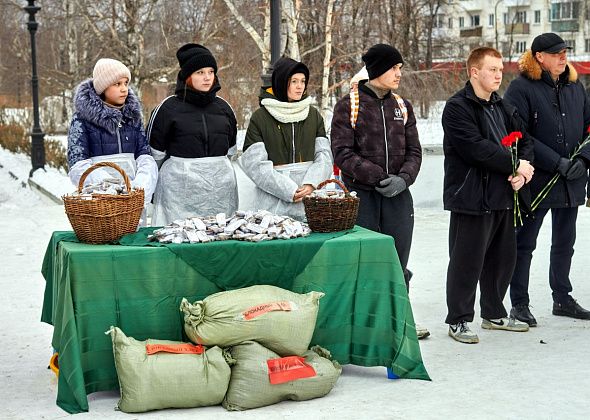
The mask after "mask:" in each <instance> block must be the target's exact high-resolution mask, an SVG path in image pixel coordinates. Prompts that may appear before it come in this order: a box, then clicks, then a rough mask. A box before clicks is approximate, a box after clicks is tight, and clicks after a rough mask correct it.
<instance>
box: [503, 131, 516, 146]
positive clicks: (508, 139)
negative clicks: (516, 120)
mask: <svg viewBox="0 0 590 420" xmlns="http://www.w3.org/2000/svg"><path fill="white" fill-rule="evenodd" d="M512 143H514V138H513V137H512V133H510V134H508V135H507V136H504V138H503V139H502V146H506V147H510V146H512Z"/></svg>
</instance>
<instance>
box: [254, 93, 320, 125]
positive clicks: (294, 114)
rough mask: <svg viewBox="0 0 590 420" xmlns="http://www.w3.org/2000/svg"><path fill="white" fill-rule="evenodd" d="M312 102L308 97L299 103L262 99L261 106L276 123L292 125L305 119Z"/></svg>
mask: <svg viewBox="0 0 590 420" xmlns="http://www.w3.org/2000/svg"><path fill="white" fill-rule="evenodd" d="M312 102H313V99H312V98H311V96H308V97H307V98H305V99H303V100H301V101H299V102H282V101H279V100H277V99H274V98H264V99H263V100H262V101H261V104H262V106H264V107H265V108H266V110H267V111H268V112H269V113H270V115H272V116H273V117H274V118H275V119H276V120H277V121H279V122H282V123H294V122H299V121H303V120H304V119H306V118H307V115H308V114H309V106H310V105H311V104H312Z"/></svg>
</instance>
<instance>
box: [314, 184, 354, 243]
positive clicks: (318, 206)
mask: <svg viewBox="0 0 590 420" xmlns="http://www.w3.org/2000/svg"><path fill="white" fill-rule="evenodd" d="M330 182H334V183H336V184H338V185H339V186H340V188H342V190H343V191H344V193H345V197H344V198H324V197H312V196H309V195H308V196H307V197H304V198H303V206H304V207H305V215H306V216H307V223H308V224H309V228H310V229H311V230H313V231H314V232H336V231H339V230H347V229H352V227H353V226H354V224H355V222H356V217H357V215H358V211H359V202H360V199H359V198H358V197H352V196H351V195H350V192H349V191H348V189H346V187H345V186H344V184H343V183H342V182H340V181H339V180H337V179H327V180H325V181H324V182H322V183H320V184H319V185H318V189H320V188H322V187H324V186H325V185H326V184H328V183H330Z"/></svg>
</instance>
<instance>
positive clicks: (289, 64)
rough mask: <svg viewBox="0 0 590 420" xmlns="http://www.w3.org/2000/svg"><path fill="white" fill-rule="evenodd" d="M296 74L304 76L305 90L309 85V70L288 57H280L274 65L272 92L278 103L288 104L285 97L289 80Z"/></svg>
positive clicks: (287, 99)
mask: <svg viewBox="0 0 590 420" xmlns="http://www.w3.org/2000/svg"><path fill="white" fill-rule="evenodd" d="M297 73H303V74H304V75H305V87H306V88H307V85H308V84H309V69H308V68H307V66H306V65H305V64H303V63H301V62H299V61H295V60H293V59H292V58H289V57H281V58H279V59H278V60H277V62H276V63H275V64H274V66H273V71H272V79H271V80H272V91H273V94H274V95H275V97H276V98H277V99H278V100H279V101H282V102H289V98H288V96H287V89H288V87H289V79H290V78H291V76H293V75H294V74H297Z"/></svg>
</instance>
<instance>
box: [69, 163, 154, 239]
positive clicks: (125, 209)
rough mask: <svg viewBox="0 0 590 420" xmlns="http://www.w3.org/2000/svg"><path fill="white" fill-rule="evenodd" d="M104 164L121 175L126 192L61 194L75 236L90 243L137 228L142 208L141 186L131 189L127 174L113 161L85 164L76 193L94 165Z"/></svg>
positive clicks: (112, 237) (117, 236)
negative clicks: (84, 194) (87, 166)
mask: <svg viewBox="0 0 590 420" xmlns="http://www.w3.org/2000/svg"><path fill="white" fill-rule="evenodd" d="M103 166H108V167H111V168H114V169H116V170H117V171H119V173H120V174H121V175H122V176H123V180H124V181H125V186H126V187H127V191H128V194H123V195H115V194H92V198H88V197H87V196H86V197H82V196H80V195H64V196H63V197H62V200H63V202H64V206H65V210H66V214H67V215H68V219H70V224H71V225H72V228H73V229H74V232H75V233H76V236H77V237H78V239H79V240H80V241H82V242H86V243H90V244H104V243H107V242H110V241H115V240H117V239H119V238H120V237H121V236H123V235H125V234H127V233H133V232H135V231H136V230H137V225H138V224H139V218H140V217H141V212H142V210H143V194H144V192H143V190H142V189H138V190H131V183H130V182H129V177H128V176H127V174H126V173H125V172H124V171H123V170H122V169H121V168H120V167H119V166H118V165H117V164H115V163H112V162H99V163H95V164H94V165H92V166H91V167H90V168H88V169H87V170H86V171H85V172H84V173H83V174H82V176H81V177H80V182H79V183H78V194H80V193H81V192H82V188H83V186H84V181H85V180H86V177H87V176H88V175H89V174H90V172H92V171H93V170H95V169H97V168H101V167H103Z"/></svg>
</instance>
